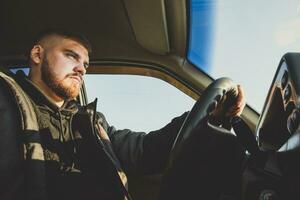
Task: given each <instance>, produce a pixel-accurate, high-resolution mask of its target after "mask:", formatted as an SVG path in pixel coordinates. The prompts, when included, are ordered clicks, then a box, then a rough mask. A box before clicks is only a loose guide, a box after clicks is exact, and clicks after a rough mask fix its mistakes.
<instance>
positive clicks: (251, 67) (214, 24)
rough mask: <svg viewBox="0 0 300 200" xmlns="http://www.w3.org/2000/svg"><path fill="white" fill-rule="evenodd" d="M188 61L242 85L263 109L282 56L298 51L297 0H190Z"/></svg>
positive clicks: (251, 101)
mask: <svg viewBox="0 0 300 200" xmlns="http://www.w3.org/2000/svg"><path fill="white" fill-rule="evenodd" d="M190 11H191V13H190V44H189V52H188V59H189V61H190V62H192V63H193V64H195V65H196V66H197V67H199V68H200V69H202V70H203V71H205V72H206V73H208V74H209V75H210V76H212V77H213V78H214V79H216V78H219V77H224V76H227V77H230V78H231V79H233V80H234V81H235V82H236V83H239V84H241V85H243V87H244V89H245V91H246V95H247V103H248V104H249V105H250V106H251V107H253V108H254V109H255V110H256V111H258V112H261V110H262V107H263V104H264V101H265V98H266V95H267V92H268V89H269V87H270V84H271V82H272V78H273V76H274V74H275V71H276V69H277V66H278V63H279V60H280V58H281V57H282V56H283V54H285V53H287V52H299V51H300V1H299V0H288V1H282V0H265V1H261V0H252V1H239V0H226V1H224V0H223V1H221V0H191V3H190Z"/></svg>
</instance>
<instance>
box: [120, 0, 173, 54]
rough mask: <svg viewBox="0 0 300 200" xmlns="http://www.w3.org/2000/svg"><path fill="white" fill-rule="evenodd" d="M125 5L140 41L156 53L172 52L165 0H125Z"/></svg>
mask: <svg viewBox="0 0 300 200" xmlns="http://www.w3.org/2000/svg"><path fill="white" fill-rule="evenodd" d="M124 3H125V7H126V10H127V13H128V17H129V20H130V22H131V25H132V29H133V32H134V34H135V37H136V40H137V41H138V43H139V44H140V45H141V46H142V47H143V48H145V49H147V50H148V51H151V52H152V53H156V54H161V55H164V54H167V53H169V52H170V46H169V37H168V26H167V20H166V10H165V3H164V1H163V0H151V1H149V0H125V1H124Z"/></svg>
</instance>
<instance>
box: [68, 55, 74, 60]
mask: <svg viewBox="0 0 300 200" xmlns="http://www.w3.org/2000/svg"><path fill="white" fill-rule="evenodd" d="M67 56H68V57H70V58H73V59H75V56H74V55H73V54H67Z"/></svg>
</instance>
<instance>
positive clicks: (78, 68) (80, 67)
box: [74, 63, 86, 75]
mask: <svg viewBox="0 0 300 200" xmlns="http://www.w3.org/2000/svg"><path fill="white" fill-rule="evenodd" d="M74 71H75V72H79V73H80V74H81V75H84V74H85V73H86V69H85V67H84V64H83V63H80V64H78V65H77V66H76V67H75V68H74Z"/></svg>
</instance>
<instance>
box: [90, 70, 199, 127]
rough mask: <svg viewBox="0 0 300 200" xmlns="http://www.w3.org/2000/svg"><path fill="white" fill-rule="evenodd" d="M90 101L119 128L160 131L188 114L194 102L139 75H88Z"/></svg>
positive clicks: (165, 84)
mask: <svg viewBox="0 0 300 200" xmlns="http://www.w3.org/2000/svg"><path fill="white" fill-rule="evenodd" d="M85 87H86V91H87V96H88V100H89V101H93V100H94V99H95V98H96V97H97V98H98V106H97V110H98V111H100V112H102V113H103V114H104V115H105V116H106V119H107V121H108V122H109V124H110V125H114V126H115V127H116V128H117V129H124V128H129V129H132V130H134V131H145V132H149V131H151V130H157V129H159V128H161V127H163V126H164V125H166V124H167V123H168V122H170V121H171V119H172V118H174V117H176V116H179V115H181V114H182V113H184V112H185V111H188V110H190V109H191V107H192V106H193V104H194V102H195V100H194V99H192V98H191V97H189V96H188V95H186V94H184V93H183V92H181V91H180V90H178V89H177V88H175V87H174V86H172V85H170V84H168V83H166V82H164V81H162V80H160V79H157V78H152V77H146V76H137V75H101V74H97V75H91V74H88V75H86V76H85Z"/></svg>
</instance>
